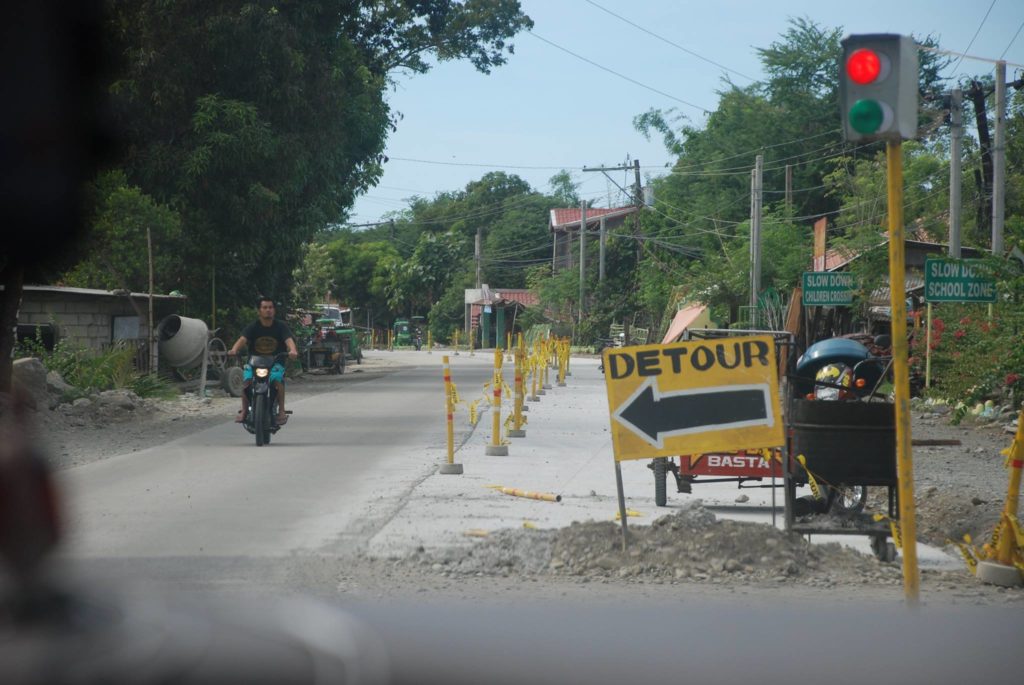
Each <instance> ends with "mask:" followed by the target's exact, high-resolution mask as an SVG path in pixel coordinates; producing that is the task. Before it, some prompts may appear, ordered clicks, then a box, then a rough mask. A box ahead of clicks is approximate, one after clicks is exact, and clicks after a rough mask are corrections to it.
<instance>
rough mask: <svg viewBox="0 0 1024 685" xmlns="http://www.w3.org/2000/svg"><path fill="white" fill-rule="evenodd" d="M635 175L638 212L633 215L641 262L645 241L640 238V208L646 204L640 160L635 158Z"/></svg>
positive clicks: (638, 259)
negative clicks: (641, 184) (641, 180)
mask: <svg viewBox="0 0 1024 685" xmlns="http://www.w3.org/2000/svg"><path fill="white" fill-rule="evenodd" d="M633 177H634V179H635V181H634V182H635V185H634V190H633V204H634V205H635V206H636V210H637V211H636V214H634V215H633V237H634V238H636V263H637V264H638V265H639V264H640V259H641V258H642V257H643V241H642V240H641V239H640V208H641V207H643V206H644V195H643V193H644V191H643V188H641V187H640V160H639V159H634V160H633Z"/></svg>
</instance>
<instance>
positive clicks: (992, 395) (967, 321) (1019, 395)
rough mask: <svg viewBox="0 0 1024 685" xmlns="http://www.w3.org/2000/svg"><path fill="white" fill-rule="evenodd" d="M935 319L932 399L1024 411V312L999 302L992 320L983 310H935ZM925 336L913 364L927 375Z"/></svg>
mask: <svg viewBox="0 0 1024 685" xmlns="http://www.w3.org/2000/svg"><path fill="white" fill-rule="evenodd" d="M934 312H936V313H934V314H933V318H932V340H931V383H932V387H931V389H930V390H929V391H928V394H930V395H932V396H935V397H940V398H942V399H946V400H949V401H950V402H953V403H955V402H964V403H967V404H974V403H977V402H984V401H985V400H988V399H992V400H996V401H999V402H1007V403H1009V404H1011V405H1012V406H1013V407H1014V408H1017V407H1020V405H1021V400H1022V399H1024V313H1022V312H1021V311H1020V308H1019V306H1014V305H1013V304H1012V303H998V304H996V305H995V306H994V307H993V315H992V318H991V319H989V318H988V314H987V311H986V308H985V307H984V306H979V305H957V304H948V305H942V306H941V308H940V307H935V309H934ZM926 351H927V350H926V337H925V331H924V330H922V331H921V332H920V333H919V335H918V336H917V338H916V339H915V340H914V344H913V348H912V355H913V356H912V357H911V363H912V365H913V366H914V368H915V370H916V371H918V372H920V373H921V374H922V376H923V375H924V371H925V364H926V357H925V353H926Z"/></svg>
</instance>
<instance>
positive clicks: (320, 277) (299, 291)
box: [292, 243, 334, 307]
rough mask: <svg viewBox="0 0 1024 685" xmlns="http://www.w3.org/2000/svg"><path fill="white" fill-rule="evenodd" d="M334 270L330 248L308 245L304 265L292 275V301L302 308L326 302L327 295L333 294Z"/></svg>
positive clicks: (320, 245)
mask: <svg viewBox="0 0 1024 685" xmlns="http://www.w3.org/2000/svg"><path fill="white" fill-rule="evenodd" d="M333 270H334V266H333V264H332V263H331V255H330V248H328V246H327V245H324V244H322V243H310V244H308V245H307V246H306V256H305V258H304V259H303V260H302V264H301V265H300V266H299V267H298V268H297V269H295V273H294V274H293V275H292V276H293V280H294V282H295V285H294V286H293V288H292V301H293V302H294V303H295V304H296V305H298V306H300V307H308V306H312V305H315V304H319V303H322V302H326V301H327V300H326V296H327V294H328V293H331V294H333V293H332V292H331V291H332V290H333V287H334V280H333V275H334V274H333Z"/></svg>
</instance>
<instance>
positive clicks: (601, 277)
mask: <svg viewBox="0 0 1024 685" xmlns="http://www.w3.org/2000/svg"><path fill="white" fill-rule="evenodd" d="M606 237H607V234H606V233H605V226H604V217H603V216H602V217H601V233H600V238H599V241H598V244H597V245H598V265H597V282H598V283H604V241H605V239H606Z"/></svg>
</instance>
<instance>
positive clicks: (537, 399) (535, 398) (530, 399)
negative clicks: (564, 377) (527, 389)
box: [526, 395, 540, 402]
mask: <svg viewBox="0 0 1024 685" xmlns="http://www.w3.org/2000/svg"><path fill="white" fill-rule="evenodd" d="M526 401H527V402H540V396H539V395H530V396H529V397H527V398H526Z"/></svg>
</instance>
